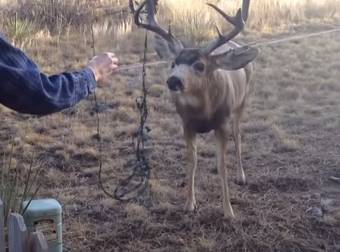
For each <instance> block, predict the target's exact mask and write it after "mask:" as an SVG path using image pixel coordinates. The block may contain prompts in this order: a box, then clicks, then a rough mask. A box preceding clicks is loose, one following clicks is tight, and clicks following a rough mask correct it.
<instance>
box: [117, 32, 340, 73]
mask: <svg viewBox="0 0 340 252" xmlns="http://www.w3.org/2000/svg"><path fill="white" fill-rule="evenodd" d="M337 32H340V27H335V28H332V29H328V30H323V31H320V32H312V33H307V34H301V35H295V36H288V37H284V38H279V39H272V40H264V41H263V40H262V41H257V42H251V43H248V44H245V45H243V46H251V47H262V46H270V45H275V44H281V43H284V42H289V41H298V40H302V39H308V38H313V37H320V36H323V35H326V34H331V33H337ZM170 61H171V60H168V61H166V60H158V61H154V62H148V63H146V66H148V67H149V66H160V65H166V64H169V62H170ZM142 67H143V64H142V63H135V64H130V65H123V66H120V67H119V68H118V69H117V71H118V72H123V71H127V70H134V69H139V68H142Z"/></svg>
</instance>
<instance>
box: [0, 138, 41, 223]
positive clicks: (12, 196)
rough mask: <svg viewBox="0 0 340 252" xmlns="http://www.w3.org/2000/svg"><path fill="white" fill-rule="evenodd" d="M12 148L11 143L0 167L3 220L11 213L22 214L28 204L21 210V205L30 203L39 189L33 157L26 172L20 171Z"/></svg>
mask: <svg viewBox="0 0 340 252" xmlns="http://www.w3.org/2000/svg"><path fill="white" fill-rule="evenodd" d="M14 148H15V144H14V143H13V144H12V147H11V151H10V153H9V156H8V157H7V158H6V157H4V161H3V165H2V166H0V199H1V200H2V201H3V203H4V205H5V220H7V217H8V216H9V214H10V213H12V212H17V213H20V214H23V213H24V212H25V211H26V208H27V206H28V205H29V204H28V205H27V206H26V208H25V209H22V203H23V202H24V201H25V200H29V202H30V201H31V200H32V199H33V198H34V197H35V196H36V195H37V193H38V190H39V188H40V183H39V175H40V172H41V168H36V169H34V167H33V166H34V155H32V158H31V160H30V164H29V169H28V171H27V172H24V171H22V170H20V169H22V168H20V169H18V166H17V165H15V163H16V162H15V161H14V157H13V156H14ZM14 166H16V167H14ZM5 223H7V221H5Z"/></svg>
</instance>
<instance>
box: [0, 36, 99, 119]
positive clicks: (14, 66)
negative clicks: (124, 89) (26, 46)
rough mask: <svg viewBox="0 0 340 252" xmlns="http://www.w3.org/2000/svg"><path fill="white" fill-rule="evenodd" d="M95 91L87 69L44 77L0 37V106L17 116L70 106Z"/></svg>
mask: <svg viewBox="0 0 340 252" xmlns="http://www.w3.org/2000/svg"><path fill="white" fill-rule="evenodd" d="M95 88H96V80H95V78H94V75H93V72H92V71H91V69H89V68H85V69H83V70H82V71H79V72H72V73H62V74H59V75H52V76H46V75H45V74H43V73H42V72H41V71H40V70H39V68H38V66H37V65H36V64H35V63H34V62H33V61H32V60H30V59H29V58H28V57H27V56H26V55H25V54H24V53H23V52H22V51H21V50H19V49H17V48H15V47H13V46H12V45H10V44H9V43H8V42H7V41H6V40H5V38H4V37H3V36H2V35H1V34H0V103H1V104H3V105H5V106H7V107H9V108H11V109H13V110H16V111H18V112H21V113H27V114H35V115H47V114H51V113H54V112H57V111H61V110H63V109H65V108H69V107H72V106H73V105H75V104H76V103H78V102H79V101H80V100H82V99H84V98H86V97H87V96H88V95H89V94H91V93H93V91H94V89H95Z"/></svg>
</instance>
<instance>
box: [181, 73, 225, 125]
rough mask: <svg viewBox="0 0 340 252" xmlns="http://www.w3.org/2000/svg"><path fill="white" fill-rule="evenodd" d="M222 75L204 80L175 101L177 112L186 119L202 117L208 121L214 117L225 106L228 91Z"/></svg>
mask: <svg viewBox="0 0 340 252" xmlns="http://www.w3.org/2000/svg"><path fill="white" fill-rule="evenodd" d="M222 77H223V76H221V73H219V72H217V71H215V72H214V73H212V74H210V75H209V76H207V78H204V79H203V80H202V81H201V82H200V83H199V84H197V85H194V88H192V89H191V90H189V91H188V92H186V93H185V94H183V95H182V96H179V97H177V98H176V99H175V103H176V107H177V111H178V112H179V114H180V115H182V117H183V116H185V117H200V118H204V119H206V120H209V119H211V118H212V117H214V115H215V113H216V111H218V110H219V108H220V107H221V106H224V103H225V100H226V96H227V92H228V89H227V88H226V86H225V85H223V81H222V82H221V80H223V78H222Z"/></svg>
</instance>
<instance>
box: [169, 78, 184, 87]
mask: <svg viewBox="0 0 340 252" xmlns="http://www.w3.org/2000/svg"><path fill="white" fill-rule="evenodd" d="M167 83H168V87H169V89H170V90H171V91H178V90H181V89H183V83H182V81H181V80H180V79H179V78H177V77H175V76H171V77H170V78H169V79H168V80H167Z"/></svg>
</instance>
